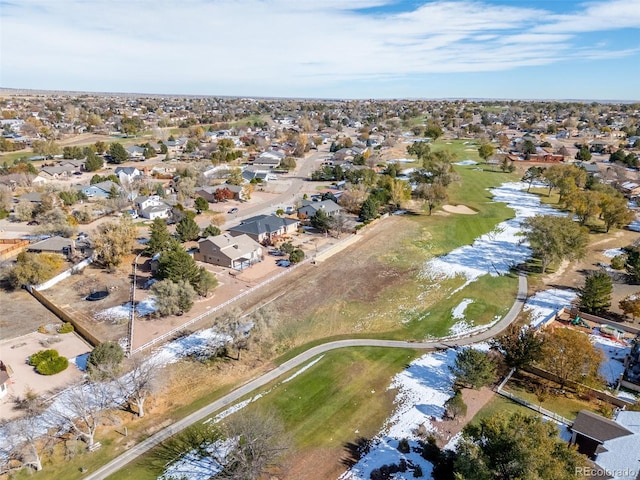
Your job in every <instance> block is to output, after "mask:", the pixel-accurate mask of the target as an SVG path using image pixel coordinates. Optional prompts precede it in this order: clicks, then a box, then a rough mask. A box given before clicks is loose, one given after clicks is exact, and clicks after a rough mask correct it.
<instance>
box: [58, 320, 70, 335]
mask: <svg viewBox="0 0 640 480" xmlns="http://www.w3.org/2000/svg"><path fill="white" fill-rule="evenodd" d="M73 330H74V328H73V324H72V323H69V322H64V323H63V324H62V325H61V326H60V328H58V333H71V332H73Z"/></svg>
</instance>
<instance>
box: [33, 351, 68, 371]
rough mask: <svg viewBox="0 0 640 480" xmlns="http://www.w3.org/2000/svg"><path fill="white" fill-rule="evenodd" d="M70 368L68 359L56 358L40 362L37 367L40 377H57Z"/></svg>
mask: <svg viewBox="0 0 640 480" xmlns="http://www.w3.org/2000/svg"><path fill="white" fill-rule="evenodd" d="M68 366H69V360H67V359H66V357H61V356H58V357H54V358H49V359H47V360H45V361H43V362H40V363H39V364H38V366H37V367H36V372H38V373H39V374H40V375H55V374H56V373H60V372H62V371H63V370H66V369H67V367H68Z"/></svg>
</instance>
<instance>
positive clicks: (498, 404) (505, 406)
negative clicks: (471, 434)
mask: <svg viewBox="0 0 640 480" xmlns="http://www.w3.org/2000/svg"><path fill="white" fill-rule="evenodd" d="M515 412H520V413H524V414H525V415H531V414H534V413H535V412H534V411H533V410H531V409H529V408H527V407H525V406H523V405H520V404H519V403H516V402H514V401H512V400H509V399H508V398H506V397H503V396H502V395H497V394H496V395H494V396H493V398H492V399H491V400H489V401H488V402H487V403H486V405H485V406H484V407H482V408H481V409H480V411H479V412H478V413H476V415H475V416H474V417H473V419H472V420H471V421H470V422H469V424H470V425H478V424H479V423H480V421H481V420H483V419H485V418H489V417H493V416H494V415H497V414H499V413H500V414H503V415H511V414H512V413H515ZM536 415H537V414H536Z"/></svg>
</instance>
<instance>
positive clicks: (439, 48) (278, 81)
mask: <svg viewBox="0 0 640 480" xmlns="http://www.w3.org/2000/svg"><path fill="white" fill-rule="evenodd" d="M0 42H1V43H0V67H1V70H0V86H2V87H7V88H31V89H49V90H80V91H99V92H137V93H166V94H194V95H232V96H274V97H310V98H505V99H511V98H514V99H584V100H640V0H607V1H602V0H601V1H592V2H578V1H573V0H556V1H546V0H544V1H543V0H539V1H536V0H473V1H471V0H470V1H467V0H449V1H424V0H405V1H399V0H181V1H175V0H171V1H169V0H0Z"/></svg>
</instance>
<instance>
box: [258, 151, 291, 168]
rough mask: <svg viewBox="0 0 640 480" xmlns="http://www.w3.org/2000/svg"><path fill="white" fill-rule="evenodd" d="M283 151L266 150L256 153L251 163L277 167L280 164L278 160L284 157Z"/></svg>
mask: <svg viewBox="0 0 640 480" xmlns="http://www.w3.org/2000/svg"><path fill="white" fill-rule="evenodd" d="M284 157H285V155H284V153H283V152H277V151H275V150H267V151H265V152H262V153H261V154H260V155H258V156H257V157H256V158H255V160H254V161H253V164H254V165H256V166H259V167H266V168H270V169H271V168H277V167H278V166H280V162H281V161H282V160H283V159H284Z"/></svg>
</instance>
